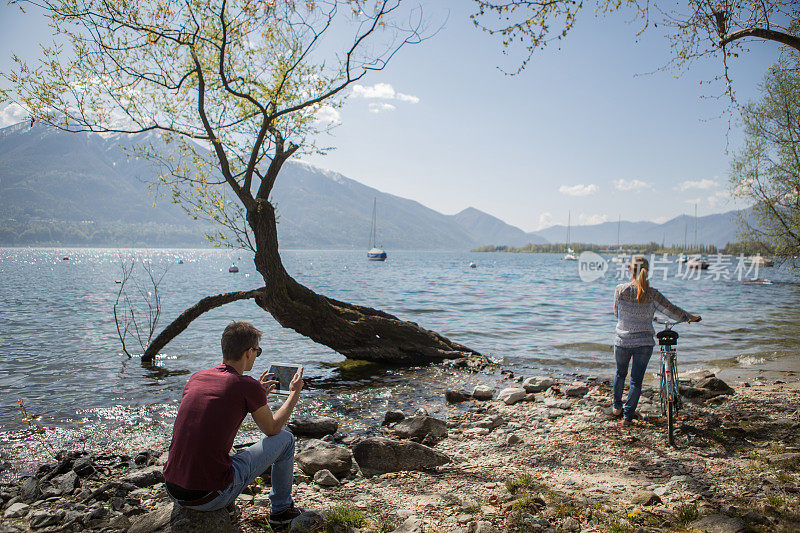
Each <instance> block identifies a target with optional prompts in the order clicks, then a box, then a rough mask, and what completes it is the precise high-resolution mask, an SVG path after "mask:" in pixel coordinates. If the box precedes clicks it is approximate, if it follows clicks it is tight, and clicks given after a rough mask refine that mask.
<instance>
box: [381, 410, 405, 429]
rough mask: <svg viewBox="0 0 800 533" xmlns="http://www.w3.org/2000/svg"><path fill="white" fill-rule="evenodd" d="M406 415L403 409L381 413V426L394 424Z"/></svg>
mask: <svg viewBox="0 0 800 533" xmlns="http://www.w3.org/2000/svg"><path fill="white" fill-rule="evenodd" d="M405 417H406V415H405V414H404V413H403V411H386V414H385V415H383V422H382V423H381V425H382V426H389V425H391V424H396V423H397V422H400V421H401V420H404V419H405Z"/></svg>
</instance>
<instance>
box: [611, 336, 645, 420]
mask: <svg viewBox="0 0 800 533" xmlns="http://www.w3.org/2000/svg"><path fill="white" fill-rule="evenodd" d="M652 355H653V347H652V346H636V347H634V348H624V347H622V346H614V358H615V359H616V360H617V374H616V375H615V376H614V388H613V391H614V409H622V418H624V419H625V420H633V414H634V413H635V412H636V406H637V405H638V403H639V396H641V394H642V380H644V373H645V372H646V371H647V363H649V362H650V356H652ZM631 359H633V367H632V368H631V384H630V387H629V388H628V400H627V401H626V402H625V407H624V408H623V407H622V390H623V389H624V388H625V378H626V377H627V376H628V364H629V363H630V362H631Z"/></svg>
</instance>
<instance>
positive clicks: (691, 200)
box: [684, 196, 703, 204]
mask: <svg viewBox="0 0 800 533" xmlns="http://www.w3.org/2000/svg"><path fill="white" fill-rule="evenodd" d="M684 201H685V202H686V203H687V204H702V203H703V199H702V198H700V197H699V196H698V197H697V198H689V199H688V200H684Z"/></svg>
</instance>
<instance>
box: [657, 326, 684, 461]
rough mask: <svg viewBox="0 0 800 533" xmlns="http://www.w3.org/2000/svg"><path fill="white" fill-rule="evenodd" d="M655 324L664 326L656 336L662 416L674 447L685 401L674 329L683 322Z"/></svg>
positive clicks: (670, 442)
mask: <svg viewBox="0 0 800 533" xmlns="http://www.w3.org/2000/svg"><path fill="white" fill-rule="evenodd" d="M653 322H656V323H658V324H663V325H664V329H663V330H662V331H659V332H658V333H657V334H656V338H658V345H659V347H660V348H661V373H660V377H661V379H660V381H661V389H660V399H661V416H666V417H667V443H668V444H669V445H670V446H673V447H674V446H675V418H676V416H677V415H678V411H679V410H680V409H681V407H682V406H683V400H681V395H680V390H679V389H678V350H677V345H678V332H677V331H674V330H673V329H672V328H673V326H675V325H677V324H680V322H683V321H680V322H667V321H663V322H662V321H660V320H658V319H657V318H654V319H653Z"/></svg>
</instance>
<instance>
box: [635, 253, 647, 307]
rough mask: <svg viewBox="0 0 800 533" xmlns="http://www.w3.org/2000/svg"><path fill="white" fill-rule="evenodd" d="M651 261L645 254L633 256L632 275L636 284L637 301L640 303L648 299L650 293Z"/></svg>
mask: <svg viewBox="0 0 800 533" xmlns="http://www.w3.org/2000/svg"><path fill="white" fill-rule="evenodd" d="M649 269H650V263H648V262H647V259H645V258H644V256H641V255H636V256H634V257H631V275H632V276H633V282H634V283H635V284H636V289H637V291H636V301H637V302H639V303H640V304H642V303H644V302H646V301H647V298H648V297H649V293H650V280H649V277H650V273H649V272H648V271H649Z"/></svg>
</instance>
